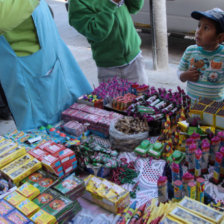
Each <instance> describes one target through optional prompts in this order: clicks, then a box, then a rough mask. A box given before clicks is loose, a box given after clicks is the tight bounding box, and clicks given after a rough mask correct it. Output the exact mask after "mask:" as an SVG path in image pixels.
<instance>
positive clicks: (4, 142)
mask: <svg viewBox="0 0 224 224" xmlns="http://www.w3.org/2000/svg"><path fill="white" fill-rule="evenodd" d="M11 143H13V141H12V140H10V139H2V141H1V142H0V151H1V149H2V148H3V147H5V146H7V145H9V144H11Z"/></svg>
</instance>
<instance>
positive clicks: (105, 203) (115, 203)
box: [83, 175, 130, 214]
mask: <svg viewBox="0 0 224 224" xmlns="http://www.w3.org/2000/svg"><path fill="white" fill-rule="evenodd" d="M84 181H85V184H86V191H85V194H84V195H83V197H84V198H86V199H87V200H90V201H92V202H94V203H96V204H98V205H100V206H102V207H103V208H105V209H107V210H109V211H111V212H113V213H115V214H117V213H120V212H121V211H123V210H124V208H126V207H127V206H129V204H130V195H129V192H128V191H127V190H125V189H124V188H122V187H120V186H119V185H117V184H114V183H112V182H110V181H107V180H105V179H103V178H100V177H96V176H94V175H89V176H88V177H87V178H86V179H85V180H84ZM102 185H105V186H106V188H105V189H107V192H108V193H106V192H103V191H104V190H103V189H104V188H103V186H102ZM108 188H109V190H108ZM115 195H116V197H114V196H115Z"/></svg>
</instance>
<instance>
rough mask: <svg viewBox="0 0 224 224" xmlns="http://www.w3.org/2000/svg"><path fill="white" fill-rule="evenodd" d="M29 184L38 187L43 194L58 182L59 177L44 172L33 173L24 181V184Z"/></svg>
mask: <svg viewBox="0 0 224 224" xmlns="http://www.w3.org/2000/svg"><path fill="white" fill-rule="evenodd" d="M26 182H27V183H29V184H32V186H34V187H36V188H37V189H38V190H39V191H40V192H41V193H42V192H44V191H46V190H47V189H48V188H49V187H51V186H53V185H54V184H56V183H57V182H58V178H57V176H54V175H52V174H51V173H48V172H46V171H44V170H38V171H36V172H33V173H32V174H31V175H30V176H28V177H26V178H24V179H23V181H22V183H26Z"/></svg>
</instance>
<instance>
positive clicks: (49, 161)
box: [41, 154, 61, 168]
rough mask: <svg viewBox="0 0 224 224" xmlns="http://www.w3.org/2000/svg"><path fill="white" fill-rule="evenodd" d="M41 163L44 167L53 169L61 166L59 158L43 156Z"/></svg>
mask: <svg viewBox="0 0 224 224" xmlns="http://www.w3.org/2000/svg"><path fill="white" fill-rule="evenodd" d="M41 162H42V163H43V165H46V166H50V167H52V168H54V167H59V166H60V165H61V162H60V160H59V158H57V157H55V156H53V155H50V154H49V155H47V156H45V157H44V158H43V159H42V160H41Z"/></svg>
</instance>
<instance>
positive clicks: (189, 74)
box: [180, 67, 200, 82]
mask: <svg viewBox="0 0 224 224" xmlns="http://www.w3.org/2000/svg"><path fill="white" fill-rule="evenodd" d="M199 76H200V72H199V71H198V70H197V68H192V67H191V68H189V69H188V70H187V71H184V72H183V71H182V72H181V71H180V80H181V81H182V82H186V81H191V82H197V81H198V78H199Z"/></svg>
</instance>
